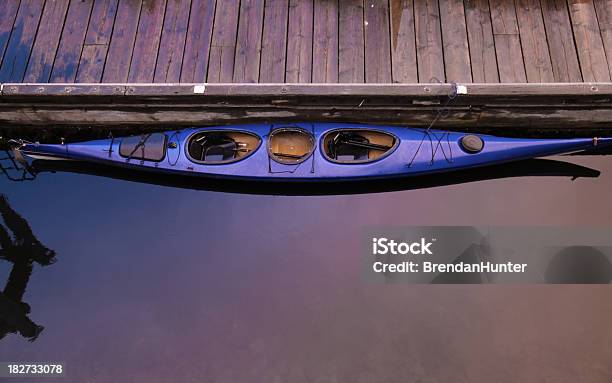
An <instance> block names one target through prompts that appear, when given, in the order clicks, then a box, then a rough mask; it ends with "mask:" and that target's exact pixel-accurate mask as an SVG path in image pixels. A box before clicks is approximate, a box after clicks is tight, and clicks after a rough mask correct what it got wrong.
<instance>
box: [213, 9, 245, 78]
mask: <svg viewBox="0 0 612 383" xmlns="http://www.w3.org/2000/svg"><path fill="white" fill-rule="evenodd" d="M239 10H240V0H225V1H223V4H221V3H219V4H217V7H215V23H214V27H213V36H212V43H211V47H210V59H209V61H208V82H231V81H232V79H233V77H234V54H235V53H236V31H237V29H238V12H239Z"/></svg>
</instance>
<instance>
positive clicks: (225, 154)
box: [187, 131, 261, 164]
mask: <svg viewBox="0 0 612 383" xmlns="http://www.w3.org/2000/svg"><path fill="white" fill-rule="evenodd" d="M260 144H261V139H260V138H259V137H258V136H256V135H255V134H253V133H248V132H242V131H201V132H198V133H195V134H193V135H191V136H190V137H189V138H188V140H187V155H188V156H189V159H190V160H192V161H193V162H196V163H200V164H229V163H232V162H236V161H240V160H242V159H244V158H246V157H248V156H249V155H250V154H252V153H254V152H255V150H257V148H259V145H260Z"/></svg>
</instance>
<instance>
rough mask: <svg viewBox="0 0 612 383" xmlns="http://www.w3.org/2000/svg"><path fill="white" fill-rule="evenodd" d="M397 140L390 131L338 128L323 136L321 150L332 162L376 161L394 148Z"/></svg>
mask: <svg viewBox="0 0 612 383" xmlns="http://www.w3.org/2000/svg"><path fill="white" fill-rule="evenodd" d="M398 143H399V140H398V139H397V138H396V137H395V136H394V135H393V134H390V133H387V132H382V131H378V130H370V129H338V130H333V131H331V132H328V133H327V134H325V136H324V137H323V148H324V150H323V152H324V154H325V156H326V157H327V159H328V160H330V161H332V162H338V163H344V164H350V163H366V162H372V161H376V160H378V159H381V158H383V157H385V156H387V155H389V154H391V152H392V151H393V150H394V149H395V147H396V146H397V144H398Z"/></svg>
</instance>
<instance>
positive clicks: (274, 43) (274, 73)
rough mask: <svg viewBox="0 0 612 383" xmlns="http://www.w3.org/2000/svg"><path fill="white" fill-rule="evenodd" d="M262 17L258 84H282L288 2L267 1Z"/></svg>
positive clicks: (285, 0) (282, 0) (285, 52)
mask: <svg viewBox="0 0 612 383" xmlns="http://www.w3.org/2000/svg"><path fill="white" fill-rule="evenodd" d="M264 15H265V16H264V17H265V19H264V29H263V37H262V47H261V68H260V70H259V82H284V81H285V62H286V57H287V19H288V17H289V1H288V0H267V1H266V6H265V11H264Z"/></svg>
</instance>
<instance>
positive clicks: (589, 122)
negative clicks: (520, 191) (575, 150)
mask: <svg viewBox="0 0 612 383" xmlns="http://www.w3.org/2000/svg"><path fill="white" fill-rule="evenodd" d="M457 90H458V94H457V95H456V96H455V97H454V99H452V100H451V101H449V95H451V93H452V91H453V85H452V84H386V85H385V84H2V85H1V91H0V124H2V125H5V126H20V125H28V126H36V125H45V126H51V125H62V126H65V125H70V126H109V125H112V126H124V125H125V126H127V125H166V126H168V125H171V126H185V125H211V124H225V123H239V122H255V121H271V120H274V121H281V120H282V121H300V120H308V121H355V122H371V123H384V124H403V125H412V126H428V125H429V123H430V122H431V121H432V119H433V118H434V117H435V116H436V115H437V114H438V113H439V111H440V109H441V107H442V106H444V105H446V104H447V103H448V108H447V109H448V111H447V113H446V114H445V116H444V117H443V118H440V119H439V121H438V122H437V123H436V126H437V127H445V128H457V129H480V128H487V129H488V128H493V129H498V128H499V129H507V130H508V129H510V130H513V131H517V130H519V131H520V130H530V129H575V128H597V129H601V128H605V129H610V128H612V83H572V84H535V83H534V84H459V85H458V87H457Z"/></svg>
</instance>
